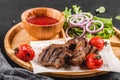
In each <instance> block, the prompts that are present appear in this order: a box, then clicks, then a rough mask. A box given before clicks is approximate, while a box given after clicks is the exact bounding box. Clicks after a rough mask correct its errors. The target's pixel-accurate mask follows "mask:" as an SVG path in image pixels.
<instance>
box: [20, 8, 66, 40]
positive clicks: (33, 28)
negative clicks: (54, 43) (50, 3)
mask: <svg viewBox="0 0 120 80" xmlns="http://www.w3.org/2000/svg"><path fill="white" fill-rule="evenodd" d="M37 16H46V17H52V18H54V19H57V20H58V22H57V23H55V24H51V25H37V24H32V23H29V22H28V20H29V19H31V18H33V17H37ZM21 20H22V24H23V27H24V29H25V30H26V31H27V33H28V34H29V35H30V36H32V37H33V38H35V39H38V40H40V39H51V38H53V37H54V36H56V35H57V34H58V33H59V32H60V31H61V30H62V26H63V24H64V21H65V17H64V14H63V13H62V12H60V11H58V10H56V9H53V8H47V7H38V8H31V9H28V10H26V11H24V12H23V13H22V15H21Z"/></svg>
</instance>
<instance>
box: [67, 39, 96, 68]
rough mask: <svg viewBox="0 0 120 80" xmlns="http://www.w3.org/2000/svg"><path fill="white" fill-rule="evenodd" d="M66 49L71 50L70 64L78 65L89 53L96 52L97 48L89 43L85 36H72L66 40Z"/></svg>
mask: <svg viewBox="0 0 120 80" xmlns="http://www.w3.org/2000/svg"><path fill="white" fill-rule="evenodd" d="M66 44H67V45H68V49H69V50H70V51H72V58H71V59H70V60H69V62H70V64H72V65H74V66H80V65H81V64H82V63H83V62H84V61H85V58H86V55H87V54H89V53H98V49H97V48H96V47H94V46H92V45H90V44H89V43H88V41H87V39H85V38H73V39H71V40H69V41H68V42H66Z"/></svg>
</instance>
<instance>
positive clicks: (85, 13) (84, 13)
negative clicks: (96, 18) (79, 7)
mask: <svg viewBox="0 0 120 80" xmlns="http://www.w3.org/2000/svg"><path fill="white" fill-rule="evenodd" d="M82 14H83V15H89V16H90V17H89V19H90V20H92V19H93V15H92V14H90V13H87V12H83V13H82Z"/></svg>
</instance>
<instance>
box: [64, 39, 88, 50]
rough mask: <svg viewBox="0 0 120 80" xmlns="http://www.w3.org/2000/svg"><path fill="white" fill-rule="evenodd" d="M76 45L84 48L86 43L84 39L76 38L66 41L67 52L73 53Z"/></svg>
mask: <svg viewBox="0 0 120 80" xmlns="http://www.w3.org/2000/svg"><path fill="white" fill-rule="evenodd" d="M77 43H80V44H81V46H83V47H86V46H87V43H88V41H87V39H85V38H79V37H76V38H73V39H70V40H68V41H67V42H66V43H65V44H66V45H67V46H68V49H69V50H71V51H74V49H75V48H76V45H77Z"/></svg>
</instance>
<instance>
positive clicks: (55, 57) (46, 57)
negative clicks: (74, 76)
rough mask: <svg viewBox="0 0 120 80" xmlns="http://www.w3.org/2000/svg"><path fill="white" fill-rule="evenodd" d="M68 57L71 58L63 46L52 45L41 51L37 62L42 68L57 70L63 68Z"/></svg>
mask: <svg viewBox="0 0 120 80" xmlns="http://www.w3.org/2000/svg"><path fill="white" fill-rule="evenodd" d="M68 57H71V54H70V53H69V52H68V51H67V50H66V45H65V44H52V45H50V46H48V47H47V48H45V49H43V51H42V53H41V54H40V55H39V60H38V61H39V63H40V64H41V65H43V66H53V67H55V68H57V69H58V68H61V67H63V66H64V64H65V59H67V58H68Z"/></svg>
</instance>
